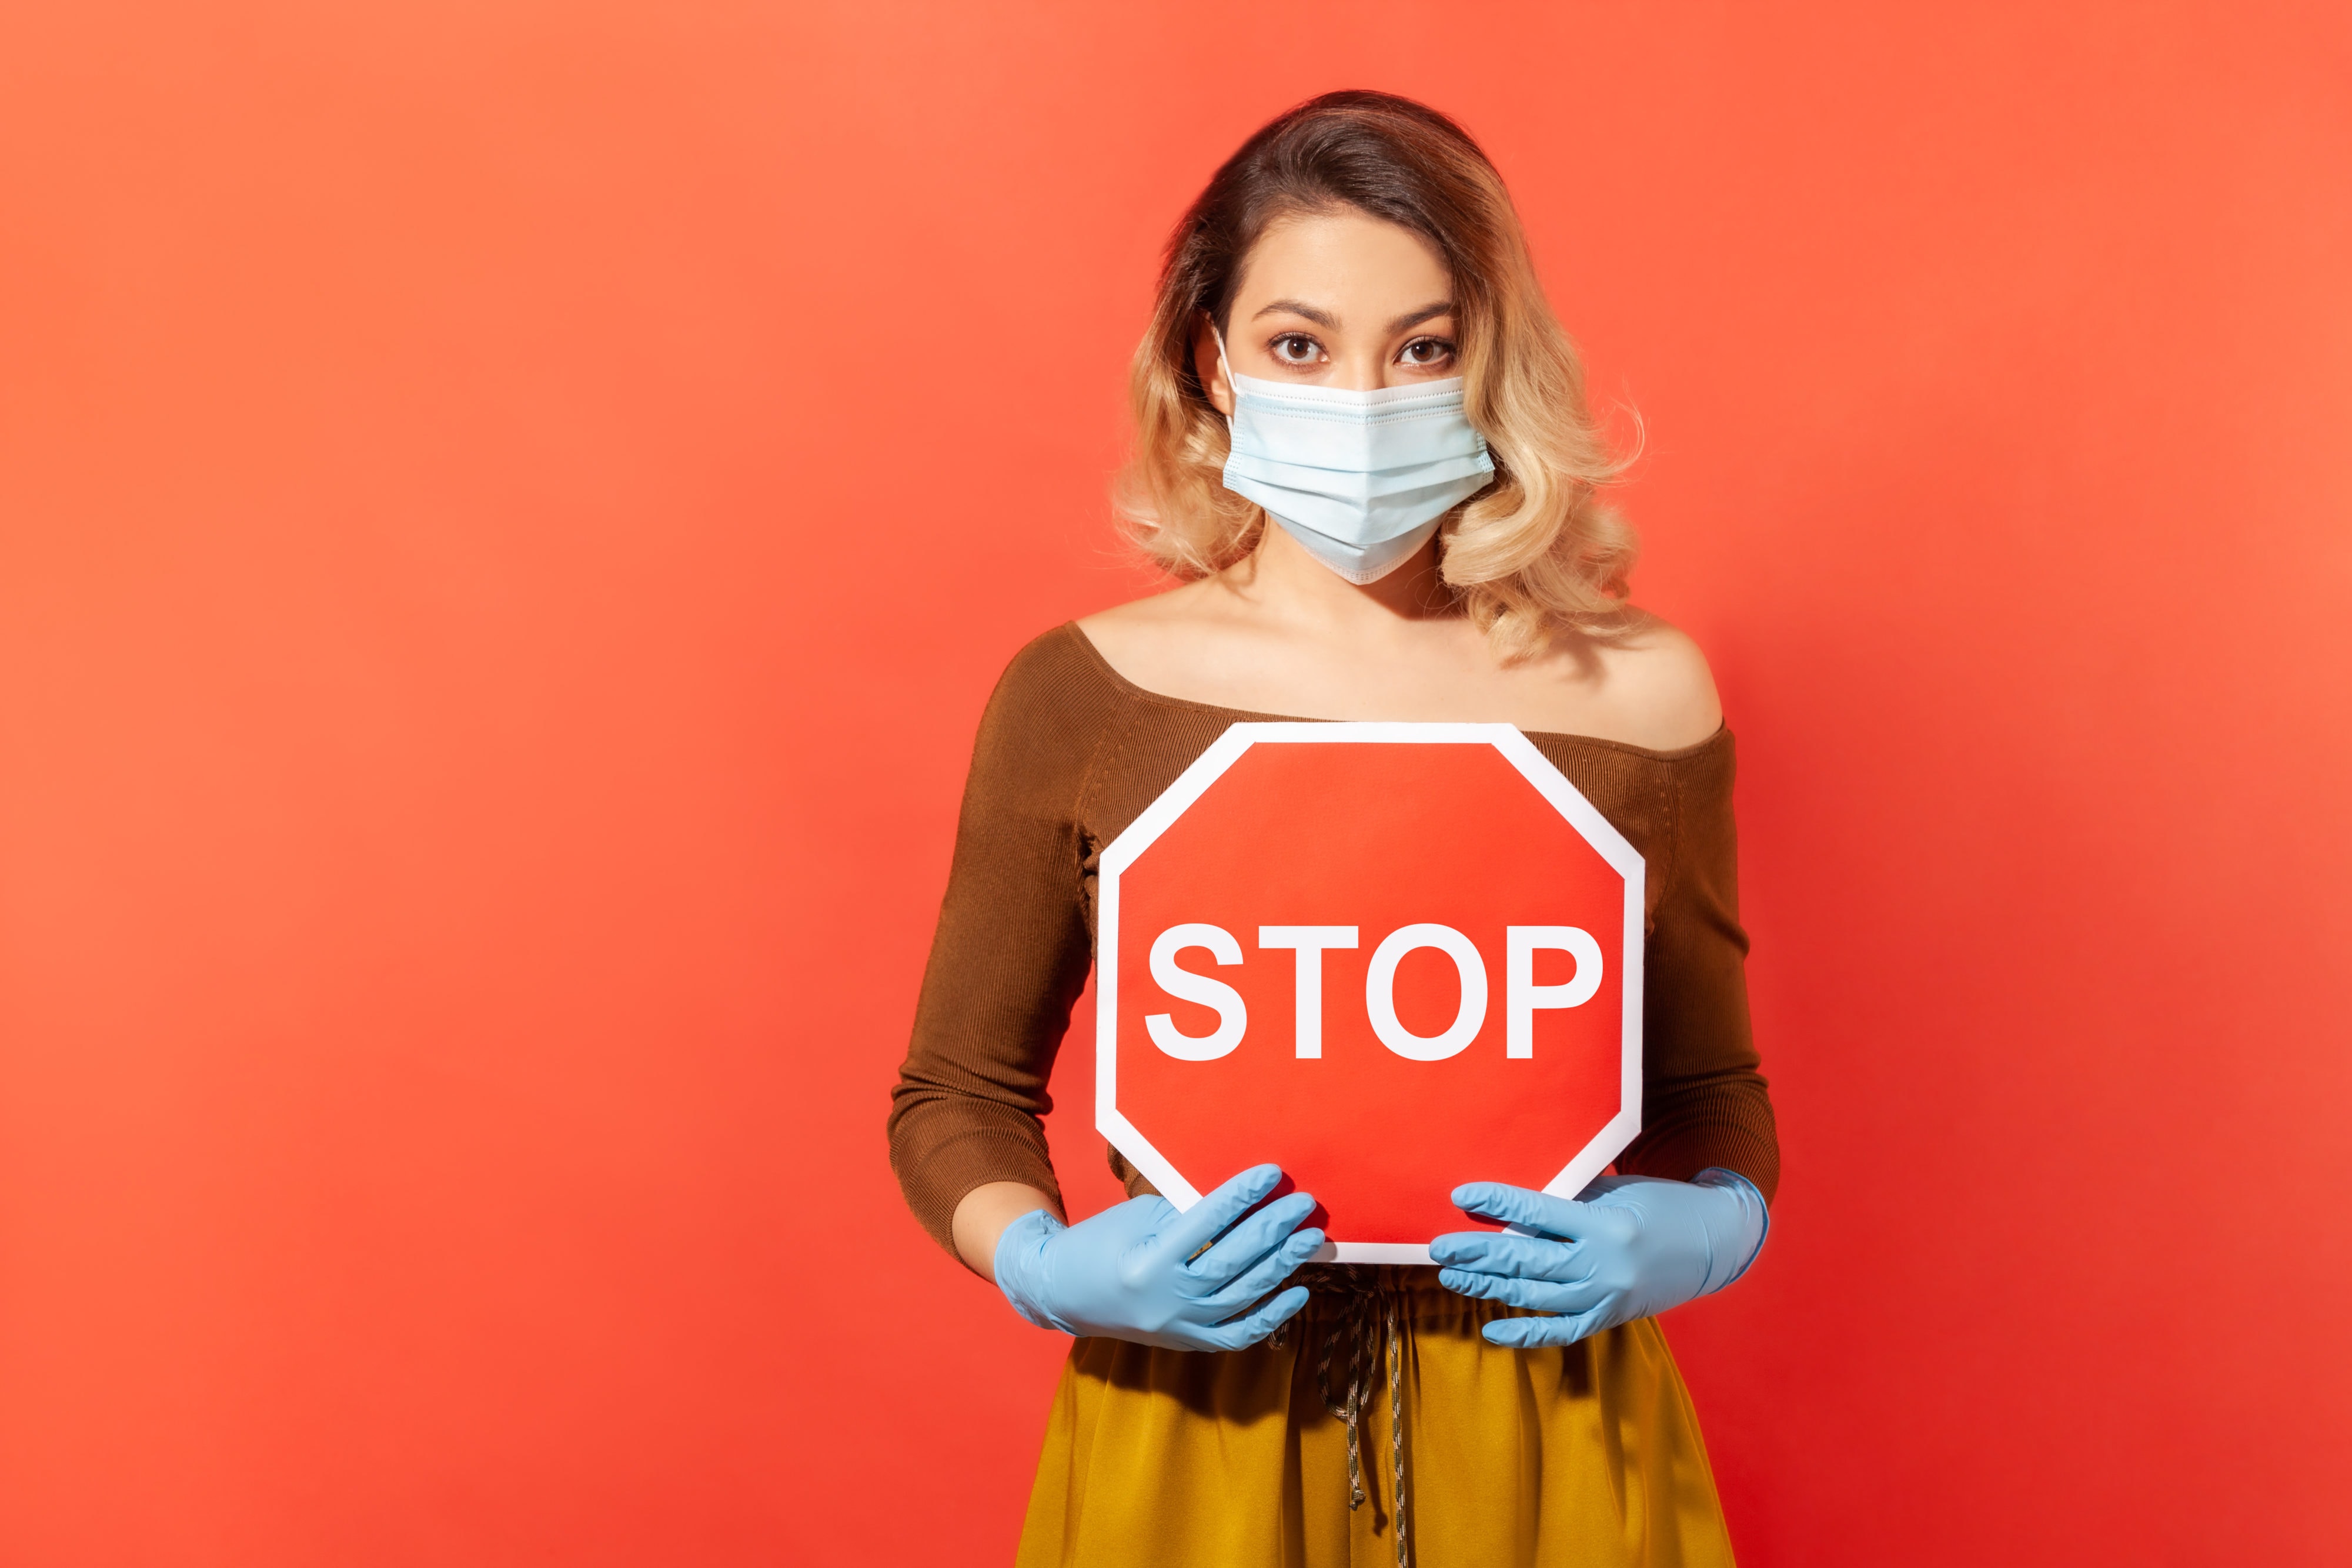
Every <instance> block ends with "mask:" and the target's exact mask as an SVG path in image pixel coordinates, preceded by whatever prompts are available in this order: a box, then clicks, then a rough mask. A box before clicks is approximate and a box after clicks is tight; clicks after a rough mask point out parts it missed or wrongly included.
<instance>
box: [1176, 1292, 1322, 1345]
mask: <svg viewBox="0 0 2352 1568" xmlns="http://www.w3.org/2000/svg"><path fill="white" fill-rule="evenodd" d="M1306 1305H1307V1287H1306V1286H1304V1285H1293V1286H1291V1287H1290V1289H1288V1290H1286V1291H1283V1292H1282V1294H1280V1295H1278V1296H1276V1297H1275V1298H1274V1300H1272V1301H1268V1302H1266V1303H1265V1305H1264V1306H1262V1307H1260V1308H1258V1309H1257V1310H1256V1311H1255V1312H1250V1313H1248V1314H1247V1315H1246V1316H1244V1317H1238V1318H1235V1319H1234V1321H1233V1322H1229V1323H1215V1324H1212V1325H1211V1326H1209V1327H1207V1328H1201V1329H1195V1330H1194V1331H1192V1337H1194V1338H1196V1339H1198V1340H1199V1341H1200V1342H1201V1348H1202V1349H1203V1350H1246V1349H1248V1348H1249V1347H1250V1346H1251V1345H1254V1344H1255V1343H1258V1341H1260V1340H1262V1339H1264V1338H1265V1336H1266V1335H1268V1334H1270V1333H1273V1332H1274V1331H1275V1330H1276V1329H1278V1328H1280V1327H1281V1326H1282V1325H1283V1324H1285V1323H1286V1322H1289V1321H1290V1320H1291V1319H1293V1318H1295V1317H1297V1315H1298V1314H1299V1312H1300V1311H1301V1310H1302V1309H1304V1308H1305V1307H1306Z"/></svg>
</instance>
